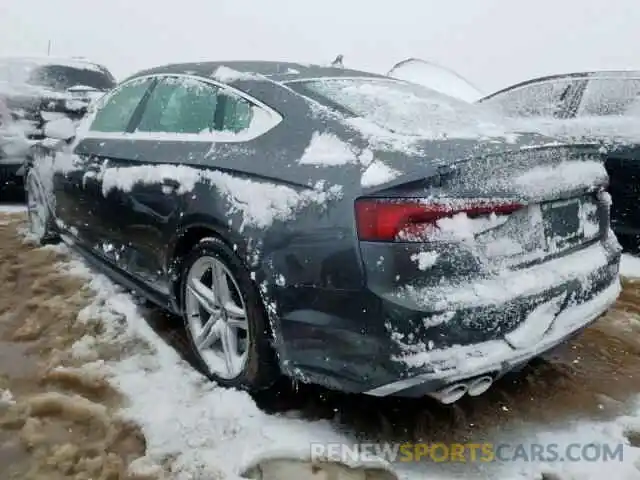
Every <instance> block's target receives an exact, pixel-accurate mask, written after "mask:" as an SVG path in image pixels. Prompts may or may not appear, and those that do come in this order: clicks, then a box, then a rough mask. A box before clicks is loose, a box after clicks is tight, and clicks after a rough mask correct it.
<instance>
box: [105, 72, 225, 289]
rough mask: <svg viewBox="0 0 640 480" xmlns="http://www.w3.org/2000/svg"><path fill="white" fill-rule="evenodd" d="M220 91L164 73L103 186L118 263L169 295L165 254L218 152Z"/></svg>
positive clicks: (107, 168)
mask: <svg viewBox="0 0 640 480" xmlns="http://www.w3.org/2000/svg"><path fill="white" fill-rule="evenodd" d="M218 91H219V89H218V88H217V87H216V86H214V85H211V84H208V83H205V82H201V81H197V80H193V79H189V78H184V77H179V76H161V77H158V79H157V83H156V85H155V86H154V88H153V91H152V92H151V93H150V95H149V98H148V100H147V101H146V103H145V107H144V109H143V110H142V111H141V112H140V113H139V115H138V116H137V121H136V125H135V126H134V127H133V128H134V129H135V131H133V132H132V133H131V141H130V142H128V143H127V144H124V145H122V148H121V151H120V155H118V158H115V157H114V156H111V157H110V159H109V160H110V161H109V163H108V164H107V165H106V166H105V169H104V172H103V175H102V176H101V177H100V182H101V184H100V188H101V190H102V193H103V195H104V197H105V200H106V204H107V205H108V208H109V210H110V211H111V213H112V215H113V218H114V219H117V224H116V225H114V226H113V227H114V228H113V229H112V230H111V231H110V232H109V239H110V243H111V245H112V246H113V247H114V248H115V249H116V250H117V251H118V253H119V263H118V265H119V266H120V267H121V268H122V269H123V270H125V271H127V272H128V273H129V274H131V275H133V276H135V277H137V278H138V279H139V280H141V281H143V282H144V283H146V284H147V285H149V286H151V287H153V288H154V289H155V290H157V291H160V292H162V293H166V292H167V291H168V281H167V278H166V275H165V273H166V272H165V268H164V267H165V265H166V259H165V257H164V255H165V252H166V249H167V248H166V247H167V244H168V242H169V240H170V239H171V238H172V236H173V235H174V233H175V231H176V229H177V226H178V222H179V219H180V212H181V211H182V208H183V205H184V203H185V201H186V196H187V195H188V194H189V190H190V188H189V187H188V185H189V184H192V183H193V178H194V175H197V172H198V166H201V165H202V162H203V161H204V157H205V156H206V155H207V153H208V152H209V151H210V149H211V137H207V136H206V135H202V134H203V133H206V132H212V131H213V129H214V123H215V115H216V106H217V102H218Z"/></svg>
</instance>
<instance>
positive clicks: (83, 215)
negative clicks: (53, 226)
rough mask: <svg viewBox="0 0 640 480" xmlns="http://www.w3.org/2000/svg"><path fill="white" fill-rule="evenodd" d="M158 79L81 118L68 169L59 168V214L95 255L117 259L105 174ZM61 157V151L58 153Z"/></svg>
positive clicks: (125, 88) (121, 90) (123, 90)
mask: <svg viewBox="0 0 640 480" xmlns="http://www.w3.org/2000/svg"><path fill="white" fill-rule="evenodd" d="M153 82H154V79H150V78H148V79H143V80H134V81H131V82H127V83H126V84H123V85H122V86H120V87H118V88H117V89H116V90H115V91H113V92H111V93H110V94H108V95H106V96H105V97H104V98H102V99H101V101H99V102H98V103H97V104H96V105H95V106H94V109H93V111H92V112H90V113H89V116H88V117H87V118H86V119H85V120H83V121H82V123H81V125H80V128H79V131H78V139H77V140H76V142H75V144H74V146H73V150H72V152H71V154H70V156H69V158H67V159H65V162H66V163H67V164H68V168H66V169H60V171H58V172H57V178H56V182H55V189H56V216H57V217H58V218H60V219H61V220H62V221H63V222H64V223H65V224H66V225H65V226H66V227H67V229H68V230H69V231H70V233H72V234H73V235H74V236H75V237H76V240H78V241H80V243H82V244H84V246H85V247H87V248H89V249H90V250H92V251H93V252H94V253H99V254H101V255H103V256H105V255H106V256H107V257H110V258H111V257H112V256H113V251H112V250H113V249H112V248H110V247H109V246H108V244H109V238H110V236H111V231H112V229H113V225H114V224H115V223H117V222H116V221H114V219H113V216H112V212H111V209H110V207H109V205H108V204H107V203H106V202H105V201H104V200H105V198H104V195H103V192H102V185H101V176H102V174H103V173H104V168H105V166H106V165H107V164H108V162H109V161H111V160H113V159H117V158H118V144H119V143H120V142H123V141H126V140H124V138H125V137H126V134H127V129H128V126H129V124H130V123H131V121H132V119H133V117H134V115H135V112H136V110H137V109H138V107H139V105H140V103H141V102H142V101H143V100H144V99H145V98H146V96H147V92H148V91H149V89H150V87H151V86H152V85H153ZM59 155H61V154H59Z"/></svg>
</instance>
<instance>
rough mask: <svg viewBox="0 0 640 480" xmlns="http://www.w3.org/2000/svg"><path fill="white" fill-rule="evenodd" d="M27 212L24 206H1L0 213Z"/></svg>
mask: <svg viewBox="0 0 640 480" xmlns="http://www.w3.org/2000/svg"><path fill="white" fill-rule="evenodd" d="M26 210H27V207H26V206H25V205H20V204H18V203H16V204H10V203H8V204H1V205H0V213H23V212H25V211H26Z"/></svg>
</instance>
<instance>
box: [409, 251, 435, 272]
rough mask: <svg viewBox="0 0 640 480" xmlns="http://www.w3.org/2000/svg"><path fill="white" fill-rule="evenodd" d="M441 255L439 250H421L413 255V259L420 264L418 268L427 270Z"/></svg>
mask: <svg viewBox="0 0 640 480" xmlns="http://www.w3.org/2000/svg"><path fill="white" fill-rule="evenodd" d="M439 256H440V254H439V253H437V252H420V253H414V254H413V255H411V260H412V261H413V262H416V263H417V264H418V269H420V270H422V271H423V272H425V271H427V270H428V269H430V268H431V267H433V266H434V265H435V264H436V261H437V260H438V257H439Z"/></svg>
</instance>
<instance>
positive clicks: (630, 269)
mask: <svg viewBox="0 0 640 480" xmlns="http://www.w3.org/2000/svg"><path fill="white" fill-rule="evenodd" d="M620 275H622V276H623V277H630V278H640V257H636V256H634V255H630V254H625V255H623V256H622V261H621V262H620Z"/></svg>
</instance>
